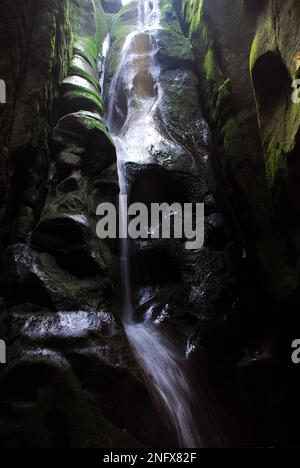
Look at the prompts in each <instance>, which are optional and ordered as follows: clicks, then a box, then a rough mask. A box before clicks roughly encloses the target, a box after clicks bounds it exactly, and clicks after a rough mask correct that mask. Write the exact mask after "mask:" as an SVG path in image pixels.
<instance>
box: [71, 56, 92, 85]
mask: <svg viewBox="0 0 300 468" xmlns="http://www.w3.org/2000/svg"><path fill="white" fill-rule="evenodd" d="M69 75H70V76H80V77H81V78H84V79H85V80H87V81H89V82H90V83H91V84H92V85H94V86H95V88H98V86H99V79H98V76H97V73H96V71H95V69H94V68H93V67H92V66H91V65H90V64H89V62H88V61H87V60H86V59H84V58H83V57H81V56H80V55H74V57H73V59H72V61H71V65H70V72H69Z"/></svg>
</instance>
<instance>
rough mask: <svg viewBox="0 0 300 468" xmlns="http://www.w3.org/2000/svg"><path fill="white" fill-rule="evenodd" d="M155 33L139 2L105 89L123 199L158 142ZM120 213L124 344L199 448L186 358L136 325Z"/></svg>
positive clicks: (154, 9) (153, 18) (149, 5)
mask: <svg viewBox="0 0 300 468" xmlns="http://www.w3.org/2000/svg"><path fill="white" fill-rule="evenodd" d="M159 28H160V6H159V0H152V1H150V0H138V19H137V24H136V27H135V28H134V30H133V31H132V32H131V33H130V34H129V35H128V36H127V37H126V40H125V42H124V45H123V48H122V50H121V55H120V61H119V66H118V68H117V70H116V72H115V74H114V77H113V79H112V82H111V86H110V89H109V94H108V99H107V101H108V106H107V113H106V122H107V125H108V127H109V129H110V131H111V133H112V134H113V137H114V141H115V144H116V148H117V155H118V172H119V183H120V193H121V195H126V194H127V191H126V190H127V188H126V185H127V184H126V162H127V161H138V162H141V163H142V162H146V161H147V160H149V158H150V153H149V148H151V147H152V146H153V145H155V144H156V145H159V142H160V141H161V135H160V133H159V131H158V130H157V128H156V124H155V111H156V108H157V105H158V102H159V98H160V85H159V74H160V70H159V67H158V66H157V64H156V63H155V54H156V51H157V50H156V41H155V30H157V29H159ZM120 210H121V224H122V225H121V232H122V233H123V235H121V239H120V241H121V252H120V277H121V290H122V294H123V295H122V311H121V315H122V320H123V323H124V327H125V330H126V333H127V336H128V339H129V341H130V344H131V346H132V349H133V352H134V354H135V357H136V359H137V361H138V363H139V365H140V367H141V369H142V371H143V374H144V376H145V379H146V381H147V383H148V385H149V389H150V392H151V394H152V397H153V400H154V401H155V402H156V404H157V405H158V406H160V408H163V409H164V412H165V414H166V417H167V419H168V421H169V424H170V426H172V428H173V430H174V429H175V430H176V433H177V437H178V442H179V445H180V446H181V447H184V448H197V447H202V446H203V443H202V441H201V437H200V435H199V432H198V431H197V429H196V427H197V424H196V420H195V419H196V417H195V413H196V409H195V406H194V400H196V398H193V394H192V390H191V388H192V384H191V382H190V381H189V378H188V375H187V371H186V370H185V365H186V362H185V359H184V357H181V356H180V354H179V353H178V352H177V350H176V349H175V347H174V345H173V343H172V342H171V341H170V340H169V339H168V338H167V337H165V336H163V335H162V334H161V333H160V332H159V331H158V330H157V329H156V328H155V327H154V325H153V324H152V323H151V322H150V321H149V320H147V319H146V320H145V321H144V322H143V323H139V322H138V320H137V318H136V317H135V308H134V305H133V302H132V299H131V280H130V256H129V243H128V240H127V238H126V237H127V236H126V233H127V223H128V219H127V206H126V199H125V198H124V197H120ZM146 315H147V314H146ZM148 316H149V314H148Z"/></svg>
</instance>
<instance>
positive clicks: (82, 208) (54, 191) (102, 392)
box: [0, 0, 168, 448]
mask: <svg viewBox="0 0 300 468" xmlns="http://www.w3.org/2000/svg"><path fill="white" fill-rule="evenodd" d="M106 3H107V2H106ZM110 3H111V5H113V4H114V5H115V3H116V2H110ZM1 8H2V7H1ZM114 8H116V5H115V6H114ZM3 10H4V19H5V22H3V24H2V21H1V26H0V30H1V32H2V31H3V34H6V35H7V37H11V40H12V42H11V48H9V49H8V50H7V49H6V51H5V53H4V55H3V57H4V58H5V59H6V60H7V62H6V63H5V67H6V68H3V69H1V71H3V72H4V71H5V70H6V74H3V75H2V76H3V78H4V79H6V81H7V85H8V96H9V102H8V104H7V106H5V107H4V108H3V112H4V115H3V122H4V121H5V122H6V123H5V125H6V127H5V128H6V131H4V132H2V134H1V138H3V139H4V141H3V145H4V147H3V149H2V154H3V158H2V159H1V161H2V163H1V164H3V166H5V167H7V170H6V171H4V172H3V173H2V174H1V175H2V176H3V178H4V182H5V183H6V186H1V189H2V190H3V197H2V208H3V218H2V223H3V224H2V226H4V228H3V229H2V234H3V238H2V251H1V290H2V295H3V298H4V300H3V301H1V312H2V313H1V324H0V329H1V336H2V337H5V339H6V342H7V343H8V353H7V354H8V355H7V359H8V364H7V365H6V366H4V367H3V368H2V369H1V374H0V380H1V385H0V386H1V390H0V401H1V405H0V406H1V408H0V414H1V418H0V419H1V423H0V435H1V436H0V439H1V442H0V445H1V447H32V448H33V447H40V448H49V447H56V448H57V447H61V448H71V447H73V448H78V447H82V448H93V447H109V446H114V447H139V446H143V445H147V446H149V445H150V446H152V445H154V446H158V445H159V444H160V443H161V440H166V439H167V438H168V436H166V431H165V429H164V428H163V426H162V424H161V422H160V419H159V417H158V416H157V415H156V414H155V413H154V411H153V408H152V403H151V401H150V397H149V396H148V393H147V391H146V389H145V387H144V385H143V383H142V379H141V376H140V374H139V372H138V370H137V368H136V365H135V363H134V361H133V359H132V356H131V351H130V349H129V345H128V342H127V339H126V336H125V333H124V330H123V327H122V325H121V324H120V321H119V318H118V316H117V314H116V313H115V300H114V298H115V290H114V288H115V265H114V264H115V261H114V259H115V245H114V244H105V243H103V242H100V241H99V239H97V237H96V216H95V213H96V207H97V205H98V204H99V203H100V202H102V201H112V202H114V203H115V202H116V197H117V195H118V190H119V189H118V182H117V173H116V165H115V162H116V152H115V147H114V144H113V142H112V140H111V137H110V135H109V133H108V131H107V129H106V126H105V124H104V121H103V118H102V116H103V112H104V105H103V101H102V97H101V89H100V86H99V71H98V54H99V52H100V51H101V48H102V43H103V39H104V37H105V36H106V34H107V32H108V23H109V21H110V14H106V13H105V12H104V10H103V9H102V5H101V3H100V2H96V1H95V2H94V1H92V0H85V1H80V2H79V1H77V0H74V1H72V2H68V1H61V0H59V1H57V2H56V1H53V0H51V1H49V2H48V1H42V0H41V1H39V2H36V1H32V2H31V1H28V2H20V5H19V9H17V8H16V5H14V6H13V7H12V6H11V4H9V5H6V10H5V8H4V7H3ZM1 28H2V29H1ZM4 28H11V31H10V32H9V31H6V30H4ZM21 65H22V68H20V69H19V67H21ZM1 118H2V116H1ZM8 123H9V125H8ZM3 411H5V412H6V413H5V414H6V415H7V411H9V415H7V416H5V417H4V414H2V412H3ZM166 443H168V442H166Z"/></svg>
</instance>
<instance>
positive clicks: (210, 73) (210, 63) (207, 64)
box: [203, 49, 214, 81]
mask: <svg viewBox="0 0 300 468" xmlns="http://www.w3.org/2000/svg"><path fill="white" fill-rule="evenodd" d="M203 68H204V71H205V76H206V79H207V80H208V81H212V80H213V79H214V53H213V51H212V49H209V50H208V51H207V54H206V56H205V59H204V63H203Z"/></svg>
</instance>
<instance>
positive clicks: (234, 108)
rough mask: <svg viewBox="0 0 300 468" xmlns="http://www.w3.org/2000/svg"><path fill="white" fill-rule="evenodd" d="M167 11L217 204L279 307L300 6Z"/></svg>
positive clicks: (292, 224) (287, 269)
mask: <svg viewBox="0 0 300 468" xmlns="http://www.w3.org/2000/svg"><path fill="white" fill-rule="evenodd" d="M174 5H175V8H176V10H177V13H178V15H179V17H180V18H181V22H182V28H183V30H184V31H185V34H186V35H187V36H189V37H190V38H191V41H192V44H193V48H194V53H195V56H196V59H197V61H198V74H199V77H200V80H201V85H200V86H201V96H202V103H203V105H204V107H205V113H206V116H207V117H208V118H209V121H210V124H211V127H212V129H213V133H214V139H215V147H216V151H215V154H216V158H215V161H214V169H215V174H217V180H218V182H217V183H218V187H220V185H221V183H220V179H221V180H222V181H223V184H224V190H223V194H222V198H223V197H224V196H226V197H227V202H228V204H229V207H230V208H231V209H232V210H233V214H234V216H235V221H236V223H235V227H236V229H237V230H239V231H240V235H241V238H242V240H243V242H245V245H246V248H247V250H248V252H249V254H250V256H251V257H252V258H253V259H255V263H256V265H257V267H258V272H259V274H260V278H261V280H262V282H264V284H265V285H268V290H269V291H270V292H271V294H272V295H273V296H276V297H280V298H281V299H282V298H285V299H286V298H287V297H290V295H291V294H292V293H294V292H295V290H296V289H297V287H298V285H299V276H298V267H297V264H298V247H297V245H298V240H297V239H298V224H299V223H298V219H297V216H298V215H297V202H296V200H297V188H296V186H297V183H296V178H297V175H296V174H297V162H296V161H297V151H298V150H297V148H298V144H299V142H298V131H299V123H300V122H299V112H298V107H297V105H295V104H293V102H292V99H291V94H292V87H291V85H292V80H293V79H294V78H296V77H297V73H298V71H297V64H296V60H295V57H296V53H297V51H298V50H299V37H298V35H297V27H298V26H297V24H298V19H297V18H298V17H299V4H298V2H296V1H292V0H291V1H284V2H283V1H281V0H270V1H262V2H256V1H255V2H253V1H251V2H250V1H241V2H236V1H230V0H216V1H214V2H210V1H205V0H204V1H203V2H202V1H197V0H196V1H193V2H190V1H184V0H182V1H180V0H175V2H174ZM223 199H224V198H223ZM223 205H224V203H223ZM224 208H225V209H226V208H227V210H228V205H227V206H226V205H225V206H224ZM291 258H293V259H294V260H293V261H292V262H291Z"/></svg>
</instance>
